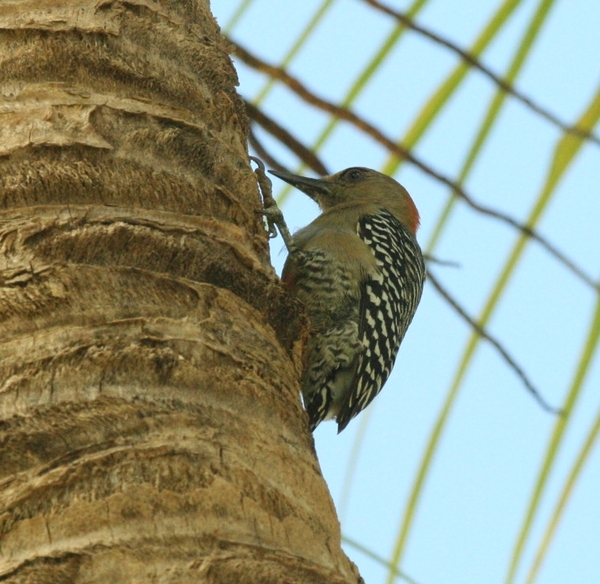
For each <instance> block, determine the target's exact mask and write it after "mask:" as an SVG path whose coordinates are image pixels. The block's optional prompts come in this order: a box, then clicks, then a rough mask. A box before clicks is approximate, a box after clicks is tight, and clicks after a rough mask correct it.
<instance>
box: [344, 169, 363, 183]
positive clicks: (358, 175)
mask: <svg viewBox="0 0 600 584" xmlns="http://www.w3.org/2000/svg"><path fill="white" fill-rule="evenodd" d="M363 177H364V172H363V170H362V168H349V169H348V170H346V171H345V172H344V174H343V175H342V178H343V179H344V180H347V181H348V182H359V181H360V180H362V179H363Z"/></svg>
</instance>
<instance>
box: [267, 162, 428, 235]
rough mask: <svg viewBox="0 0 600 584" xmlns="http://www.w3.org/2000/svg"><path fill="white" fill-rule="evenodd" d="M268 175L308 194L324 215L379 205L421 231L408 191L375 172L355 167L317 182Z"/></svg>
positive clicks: (287, 176)
mask: <svg viewBox="0 0 600 584" xmlns="http://www.w3.org/2000/svg"><path fill="white" fill-rule="evenodd" d="M269 172H270V173H271V174H274V175H275V176H276V177H278V178H280V179H281V180H284V181H285V182H287V183H289V184H291V185H292V186H293V187H296V188H297V189H298V190H300V191H302V192H303V193H306V194H307V195H308V196H309V197H310V198H311V199H313V200H314V201H315V202H316V203H317V204H318V205H319V207H320V208H321V210H322V211H328V210H330V209H333V208H334V207H336V206H338V205H347V204H354V203H356V204H364V205H377V206H380V207H382V208H385V209H388V211H390V212H392V213H393V214H394V215H396V216H397V217H398V218H399V219H401V220H402V221H403V222H404V223H405V224H406V226H407V227H408V228H409V229H410V230H411V231H412V232H413V233H416V231H417V228H418V227H419V212H418V211H417V208H416V206H415V204H414V202H413V200H412V199H411V197H410V195H409V194H408V192H407V191H406V189H405V188H404V187H403V186H402V185H401V184H399V183H398V182H396V181H395V180H394V179H393V178H391V177H389V176H387V175H385V174H382V173H381V172H377V171H376V170H372V169H370V168H363V167H360V166H355V167H352V168H347V169H346V170H342V171H341V172H338V173H336V174H332V175H330V176H325V177H323V178H318V179H317V178H307V177H304V176H298V175H295V174H291V173H289V172H284V171H275V170H270V171H269Z"/></svg>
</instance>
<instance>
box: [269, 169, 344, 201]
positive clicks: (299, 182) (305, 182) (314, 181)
mask: <svg viewBox="0 0 600 584" xmlns="http://www.w3.org/2000/svg"><path fill="white" fill-rule="evenodd" d="M269 172H270V173H271V174H274V175H275V176H276V177H277V178H280V179H281V180H284V181H285V182H286V183H289V184H291V185H292V186H293V187H296V188H297V189H298V190H300V191H302V192H303V193H306V194H307V195H308V196H309V197H310V198H311V199H313V201H315V202H317V203H318V202H319V198H320V196H322V195H328V194H330V192H331V186H332V185H331V183H330V182H329V181H327V180H323V179H318V178H307V177H305V176H298V175H297V174H292V173H290V172H285V171H283V170H269Z"/></svg>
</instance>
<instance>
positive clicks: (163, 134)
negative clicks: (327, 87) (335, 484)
mask: <svg viewBox="0 0 600 584" xmlns="http://www.w3.org/2000/svg"><path fill="white" fill-rule="evenodd" d="M42 6H43V7H42ZM0 24H1V26H0V86H1V88H2V97H0V100H1V110H0V111H1V116H0V248H1V254H0V579H2V581H3V582H11V583H13V582H14V583H17V582H38V583H46V582H48V583H56V582H65V583H66V582H69V583H70V582H75V583H80V582H111V583H112V582H177V583H182V582H232V583H234V582H235V583H236V584H239V583H253V582H273V583H275V582H277V583H280V582H290V583H292V582H340V583H342V582H357V581H359V576H358V575H357V572H356V569H355V568H354V566H353V565H352V564H351V562H349V561H348V559H347V558H346V557H345V555H344V554H343V553H342V551H341V549H340V533H339V525H338V522H337V519H336V516H335V511H334V508H333V505H332V502H331V499H330V497H329V494H328V492H327V489H326V487H325V484H324V482H323V480H322V477H321V474H320V469H319V466H318V463H317V460H316V457H315V453H314V449H313V443H312V438H311V436H310V433H309V432H308V431H307V425H306V418H305V415H304V413H303V412H302V408H301V405H300V401H299V397H298V382H297V378H298V374H297V373H298V372H297V369H298V362H299V359H298V354H299V351H300V346H299V343H298V342H295V339H298V338H299V337H300V336H301V334H300V333H301V327H300V326H299V325H297V324H294V323H297V322H298V321H299V319H298V318H297V316H298V315H297V311H296V308H295V306H294V304H293V303H292V302H291V301H290V300H289V299H288V298H287V297H286V295H285V294H284V293H283V292H282V291H281V288H280V287H279V285H278V282H277V280H276V278H275V276H274V275H273V271H272V269H271V268H270V266H269V263H268V248H267V244H266V236H265V233H264V228H263V225H262V222H261V219H260V216H259V215H257V214H256V213H255V210H256V209H257V208H258V207H259V206H260V201H259V196H258V192H257V187H256V181H255V177H254V175H253V173H252V171H251V169H250V167H249V165H248V158H247V153H246V137H247V130H248V128H247V120H246V116H245V112H244V108H243V104H242V101H241V99H240V98H239V97H238V95H237V94H236V93H235V90H234V86H235V83H236V75H235V71H234V70H233V67H232V65H231V62H230V60H229V58H228V55H227V52H226V47H225V46H224V43H223V41H222V39H221V37H220V33H219V30H218V28H217V26H216V24H215V22H214V20H213V18H212V16H211V14H210V12H209V7H208V0H161V1H160V2H157V1H153V0H129V1H125V0H123V1H108V0H107V1H97V0H68V1H65V0H45V1H44V2H43V3H40V2H34V1H30V0H22V1H20V2H12V1H11V2H2V3H1V4H0ZM290 323H292V324H290Z"/></svg>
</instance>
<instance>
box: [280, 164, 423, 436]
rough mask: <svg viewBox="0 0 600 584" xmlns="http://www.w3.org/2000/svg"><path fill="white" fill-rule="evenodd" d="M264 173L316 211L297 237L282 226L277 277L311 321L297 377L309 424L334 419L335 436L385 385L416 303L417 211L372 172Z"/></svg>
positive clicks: (419, 283) (419, 282)
mask: <svg viewBox="0 0 600 584" xmlns="http://www.w3.org/2000/svg"><path fill="white" fill-rule="evenodd" d="M269 172H270V173H271V174H273V175H274V176H276V177H278V178H279V179H281V180H283V181H285V182H287V183H289V184H290V185H292V186H293V187H295V188H297V189H298V190H300V191H302V192H303V193H305V194H306V195H308V196H309V197H310V198H311V199H312V200H313V201H315V202H316V203H317V204H318V205H319V208H320V210H321V214H320V215H319V216H318V217H317V218H316V219H315V220H314V221H312V222H311V223H310V224H309V225H307V226H306V227H304V228H302V229H300V230H299V231H297V232H296V233H294V234H293V235H290V233H289V231H288V230H287V227H284V229H283V230H282V229H281V228H280V232H281V234H282V236H283V238H284V242H285V245H286V247H287V250H288V257H287V259H286V262H285V265H284V268H283V272H282V275H281V279H282V282H283V284H284V285H285V286H286V287H287V288H288V289H289V291H290V292H291V293H292V294H293V295H294V296H296V297H297V298H298V299H299V301H300V302H301V303H302V304H303V305H304V308H305V310H306V313H307V316H308V321H309V334H308V341H307V344H306V347H305V351H304V361H303V374H302V379H301V391H302V397H303V402H304V407H305V409H306V411H307V413H308V417H309V427H310V429H311V431H313V430H314V429H315V428H316V427H317V426H318V425H319V424H320V423H321V422H322V421H323V420H328V419H332V418H333V419H335V421H336V422H337V426H338V433H339V432H341V431H342V430H344V429H345V428H346V426H347V425H348V423H349V422H350V421H351V420H352V419H353V418H354V417H355V416H357V415H358V414H359V413H360V412H361V411H362V410H364V409H365V408H366V407H367V406H368V405H369V404H370V403H371V401H372V400H373V399H374V398H375V396H376V395H377V394H378V393H379V392H380V391H381V389H382V387H383V385H384V384H385V382H386V381H387V379H388V377H389V375H390V372H391V370H392V367H393V366H394V362H395V360H396V355H397V353H398V349H399V347H400V343H401V342H402V340H403V338H404V335H405V333H406V330H407V329H408V326H409V325H410V323H411V321H412V319H413V316H414V314H415V311H416V309H417V306H418V304H419V301H420V299H421V295H422V291H423V285H424V281H425V263H424V260H423V255H422V253H421V249H420V247H419V244H418V243H417V240H416V232H417V229H418V227H419V213H418V211H417V208H416V206H415V204H414V202H413V200H412V198H411V197H410V195H409V194H408V192H407V191H406V189H405V188H404V187H403V186H401V185H400V184H399V183H398V182H397V181H395V180H394V179H393V178H391V177H389V176H387V175H385V174H382V173H380V172H378V171H376V170H372V169H369V168H364V167H352V168H347V169H346V170H343V171H341V172H338V173H336V174H333V175H331V176H325V177H323V178H318V179H317V178H308V177H303V176H299V175H295V174H291V173H289V172H286V171H281V170H279V171H275V170H271V171H269ZM276 223H277V222H276Z"/></svg>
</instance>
